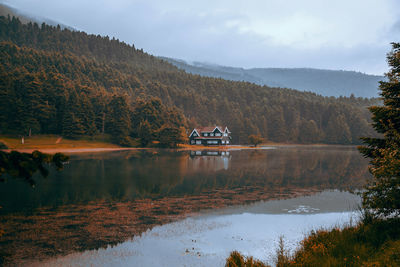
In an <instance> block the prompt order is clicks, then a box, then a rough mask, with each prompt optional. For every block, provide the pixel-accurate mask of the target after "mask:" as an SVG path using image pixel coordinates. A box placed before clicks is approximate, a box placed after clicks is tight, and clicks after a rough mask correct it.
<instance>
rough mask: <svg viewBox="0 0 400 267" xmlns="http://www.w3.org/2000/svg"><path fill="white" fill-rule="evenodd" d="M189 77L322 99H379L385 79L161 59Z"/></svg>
mask: <svg viewBox="0 0 400 267" xmlns="http://www.w3.org/2000/svg"><path fill="white" fill-rule="evenodd" d="M161 58H162V59H164V60H166V61H168V62H170V63H171V64H173V65H175V66H176V67H178V68H180V69H182V70H185V71H186V72H188V73H192V74H198V75H201V76H208V77H215V78H222V79H226V80H232V81H246V82H251V83H255V84H258V85H267V86H270V87H282V88H292V89H296V90H300V91H310V92H314V93H316V94H320V95H323V96H335V97H339V96H350V95H351V94H354V95H355V96H357V97H368V98H370V97H378V85H379V81H381V80H384V76H379V75H369V74H364V73H360V72H356V71H343V70H323V69H311V68H251V69H244V68H236V67H227V66H220V65H214V64H208V63H201V62H193V63H188V62H186V61H184V60H180V59H173V58H167V57H161Z"/></svg>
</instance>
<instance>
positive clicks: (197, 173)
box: [0, 147, 369, 213]
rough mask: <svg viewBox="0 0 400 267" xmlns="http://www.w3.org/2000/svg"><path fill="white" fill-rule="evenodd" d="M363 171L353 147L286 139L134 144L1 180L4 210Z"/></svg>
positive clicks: (300, 181)
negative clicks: (273, 145)
mask: <svg viewBox="0 0 400 267" xmlns="http://www.w3.org/2000/svg"><path fill="white" fill-rule="evenodd" d="M368 177H369V173H368V170H367V161H366V160H365V159H364V158H362V157H361V156H360V155H359V153H358V151H357V150H356V149H355V148H352V147H322V148H309V147H292V148H279V149H271V150H242V151H167V150H134V151H120V152H107V153H100V154H99V153H96V154H82V155H74V156H71V161H70V164H69V165H67V166H66V168H65V170H64V171H63V172H61V173H58V172H55V171H54V172H52V173H51V175H50V178H48V179H41V178H39V177H37V178H36V180H37V181H38V185H37V188H36V189H34V190H33V189H31V188H30V187H29V186H27V185H25V184H23V183H21V182H20V181H17V180H10V181H9V182H8V183H5V184H1V185H0V205H1V206H2V207H3V209H2V211H1V212H3V213H6V212H10V211H21V210H33V209H35V208H37V207H43V206H58V205H63V204H77V203H86V202H89V201H94V200H113V201H127V200H133V199H137V198H154V199H155V198H160V197H165V196H184V195H197V194H200V193H202V192H213V191H216V190H221V189H224V190H229V189H235V188H247V189H246V190H249V191H250V190H254V188H257V189H258V190H260V188H261V190H263V191H265V192H268V191H269V190H276V189H277V188H282V190H285V188H318V189H340V190H348V189H351V190H354V189H358V188H360V187H361V186H363V185H364V183H365V181H366V179H367V178H368Z"/></svg>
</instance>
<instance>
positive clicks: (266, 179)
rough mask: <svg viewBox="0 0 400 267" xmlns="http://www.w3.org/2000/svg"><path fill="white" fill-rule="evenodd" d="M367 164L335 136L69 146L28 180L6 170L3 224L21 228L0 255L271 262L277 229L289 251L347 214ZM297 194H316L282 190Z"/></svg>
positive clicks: (76, 260)
mask: <svg viewBox="0 0 400 267" xmlns="http://www.w3.org/2000/svg"><path fill="white" fill-rule="evenodd" d="M367 164H368V162H367V160H365V159H364V158H362V157H361V156H360V154H359V152H358V151H357V150H356V148H354V147H345V146H321V147H305V146H301V147H300V146H299V147H279V148H270V149H261V150H230V151H173V150H132V151H120V152H107V153H94V154H79V155H72V156H71V160H70V162H69V164H67V165H66V166H65V169H64V170H63V171H62V172H56V171H53V170H52V171H51V175H50V177H49V178H47V179H43V178H40V177H36V181H37V186H36V188H34V189H32V188H30V187H29V186H28V184H25V183H23V182H22V181H19V180H13V179H10V180H9V181H8V182H7V183H5V184H1V185H0V206H2V207H3V208H2V210H1V213H2V216H3V219H2V221H1V222H2V223H4V222H6V223H7V221H10V219H12V220H14V221H15V222H18V224H16V225H18V226H16V227H17V228H18V227H19V228H21V229H14V228H15V227H13V225H9V228H8V232H11V231H15V232H14V233H10V234H9V235H8V236H7V235H6V238H7V240H3V241H1V242H3V243H2V244H0V245H1V247H2V248H0V256H1V255H7V256H6V259H7V257H9V262H10V263H15V262H17V263H21V262H18V261H16V260H15V258H23V259H24V260H23V262H22V263H23V264H26V265H36V266H41V265H43V264H47V265H48V266H52V265H65V266H71V265H72V266H90V265H95V266H126V265H131V266H132V265H133V266H223V264H224V259H225V258H226V257H227V255H228V254H229V252H230V251H232V250H235V249H236V250H239V251H241V252H243V253H245V254H251V255H254V256H256V257H258V258H260V259H262V260H265V261H269V262H272V261H273V255H274V253H275V249H276V244H277V240H278V239H279V236H281V235H284V236H285V239H286V241H287V245H288V247H289V248H292V249H293V248H294V247H295V246H296V245H297V243H298V241H300V240H301V239H302V238H303V237H304V235H305V234H306V233H308V232H309V231H310V230H312V229H316V228H320V227H328V228H329V227H332V226H335V225H343V224H344V223H349V222H350V221H351V218H353V217H354V213H353V211H354V209H355V207H356V206H357V205H358V204H359V198H358V196H356V195H354V194H351V193H349V192H348V191H353V190H358V189H361V188H362V186H363V185H364V184H365V183H366V181H367V180H368V179H369V178H370V174H369V173H368V169H367ZM295 192H302V193H301V194H303V193H307V192H322V193H318V194H316V195H311V196H304V197H296V198H292V199H287V198H289V197H290V196H294V193H295ZM298 195H299V194H297V196H298ZM265 196H268V197H265ZM269 196H271V197H269ZM281 198H282V199H281ZM283 198H285V199H283ZM261 199H263V200H269V201H257V200H261ZM171 201H172V202H171ZM173 201H175V202H173ZM185 201H187V202H185ZM97 203H102V204H101V205H100V204H97ZM107 203H108V204H107ZM171 203H172V204H171ZM96 205H97V206H96ZM227 205H228V206H229V205H233V206H230V207H226V206H227ZM221 207H224V208H221ZM178 209H179V211H177V210H178ZM199 210H200V214H198V213H197V215H196V216H192V217H189V218H185V219H180V220H178V221H176V219H175V220H174V216H175V215H174V214H176V216H175V217H176V218H182V217H177V216H178V215H182V214H186V213H188V212H194V211H195V212H198V211H199ZM39 211H41V213H40V216H41V217H40V216H36V213H37V212H39ZM14 214H24V215H23V216H20V215H14ZM16 216H17V217H16ZM18 216H19V217H18ZM35 216H36V217H35ZM113 216H121V217H120V218H119V217H118V218H117V222H116V221H115V218H112V217H113ZM0 218H1V217H0ZM4 218H5V219H4ZM47 218H51V219H49V220H48V221H46V220H47ZM58 218H60V219H58ZM112 219H114V221H112ZM58 220H60V221H58ZM62 220H64V221H62ZM77 221H79V223H77ZM105 221H107V223H106V222H105ZM171 221H172V223H170V222H171ZM43 224H51V226H52V228H51V231H50V232H51V234H48V232H49V231H46V229H44V230H43V229H41V228H43ZM58 224H59V226H58ZM160 224H163V225H161V226H156V227H154V226H155V225H160ZM57 227H59V229H58V228H57ZM127 227H130V228H127ZM135 227H136V228H135ZM146 227H147V228H146ZM132 228H134V229H139V228H140V229H142V230H140V231H139V232H143V231H145V229H148V228H152V230H148V231H147V232H144V233H143V234H142V235H136V234H134V233H136V232H135V231H133V230H132ZM38 229H39V230H38ZM99 229H100V230H99ZM123 229H125V230H123ZM6 230H7V228H6ZM128 230H131V232H129V231H128ZM21 231H25V232H21ZM40 231H42V232H40ZM37 233H42V234H37ZM126 233H132V234H131V235H130V236H128V237H127V236H126ZM64 234H65V235H64ZM124 234H125V235H124ZM35 235H36V240H35V239H34V238H35ZM37 235H39V237H37ZM42 235H46V237H42ZM107 235H108V237H107ZM115 235H120V237H118V238H117V239H112V237H114V236H115ZM133 235H135V236H133ZM30 237H32V240H28V239H29V238H30ZM129 237H131V238H132V237H133V239H132V240H130V241H127V242H125V243H122V244H119V245H117V246H115V247H113V248H111V247H109V248H105V247H107V242H112V243H114V244H115V242H117V243H118V242H120V241H123V240H126V239H128V238H129ZM24 238H26V239H27V240H23V239H24ZM3 239H4V237H3ZM89 240H90V242H89ZM107 240H109V241H107ZM67 241H68V242H67ZM100 241H101V242H100ZM1 242H0V243H1ZM10 244H11V245H12V246H13V247H17V248H20V249H19V250H18V249H17V250H11V249H10V250H7V247H11V245H10ZM99 247H103V249H100V250H98V251H97V250H95V251H93V250H90V249H94V248H99ZM85 249H89V250H88V251H87V252H83V253H73V254H70V253H71V252H73V251H77V250H80V251H82V250H85ZM59 254H69V255H68V256H59V257H54V256H57V255H59ZM10 255H11V256H10ZM34 255H36V256H34ZM38 255H40V257H39V256H38ZM48 255H50V256H48ZM51 255H53V257H52V256H51ZM49 258H50V259H49ZM37 259H39V260H41V261H40V262H39V263H38V262H37V261H36V260H37ZM5 262H7V260H6V261H5Z"/></svg>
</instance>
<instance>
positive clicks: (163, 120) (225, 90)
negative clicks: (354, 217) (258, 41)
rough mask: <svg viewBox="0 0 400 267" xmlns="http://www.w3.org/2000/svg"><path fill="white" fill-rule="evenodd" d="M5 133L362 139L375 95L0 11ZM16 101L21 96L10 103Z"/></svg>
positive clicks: (0, 111)
mask: <svg viewBox="0 0 400 267" xmlns="http://www.w3.org/2000/svg"><path fill="white" fill-rule="evenodd" d="M0 42H1V49H0V58H1V62H2V64H1V69H0V70H1V72H0V74H1V84H0V93H1V94H0V131H1V133H0V134H18V135H26V134H27V133H28V132H29V129H31V130H32V132H33V133H34V134H38V133H40V134H62V135H65V136H79V135H96V134H99V133H104V134H111V135H112V136H114V137H118V138H117V139H118V142H122V143H129V138H133V139H140V140H141V141H142V144H145V143H147V142H149V141H150V140H157V139H158V138H159V137H160V135H159V134H160V132H161V130H162V129H165V127H166V126H168V127H170V126H171V125H172V126H173V127H186V129H188V128H190V127H193V126H196V125H214V124H222V125H228V127H229V128H230V130H231V131H232V137H233V142H234V143H245V142H247V138H248V136H249V135H250V134H260V135H262V136H263V137H264V138H265V139H266V140H270V141H275V142H291V143H332V144H357V143H359V136H365V135H371V127H370V126H369V123H368V121H369V117H370V115H369V112H368V110H367V109H366V107H367V106H370V105H372V104H374V103H375V100H368V99H364V98H355V97H349V98H347V97H341V98H333V97H322V96H319V95H316V94H314V93H306V92H299V91H295V90H290V89H279V88H271V87H267V86H259V85H256V84H252V83H248V82H233V81H227V80H223V79H217V78H209V77H201V76H199V75H192V74H187V73H185V72H183V71H180V70H178V69H177V68H176V67H175V66H173V65H171V64H169V63H167V62H166V61H164V60H161V59H158V58H156V57H154V56H152V55H149V54H147V53H145V52H144V51H143V50H138V49H136V48H135V47H134V46H133V45H128V44H126V43H123V42H120V41H118V40H115V39H114V38H113V39H110V38H109V37H102V36H98V35H97V36H96V35H88V34H86V33H84V32H76V31H70V30H68V29H61V28H60V27H52V26H48V25H45V24H43V25H42V26H39V25H37V24H35V23H34V24H32V23H28V24H22V23H21V22H20V21H19V20H18V19H16V18H12V19H8V18H5V17H0ZM9 103H14V104H13V105H11V106H10V105H9Z"/></svg>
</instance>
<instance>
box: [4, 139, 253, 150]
mask: <svg viewBox="0 0 400 267" xmlns="http://www.w3.org/2000/svg"><path fill="white" fill-rule="evenodd" d="M1 143H2V144H4V145H5V146H6V147H7V149H6V150H17V151H20V152H27V153H30V152H32V151H34V150H40V151H42V152H44V153H56V152H63V153H72V152H96V151H115V150H126V149H135V148H126V147H121V146H118V145H116V144H113V143H111V142H110V141H108V139H107V137H101V136H99V137H94V138H89V137H88V138H82V139H66V138H62V137H60V136H57V135H35V136H32V137H25V138H24V142H23V143H22V139H21V138H17V137H14V136H4V135H0V144H1ZM150 147H157V144H156V142H155V143H154V144H152V146H150ZM136 148H138V147H136ZM259 148H260V146H259V147H254V146H199V145H189V144H179V145H178V149H180V150H199V149H200V150H206V149H211V150H216V149H217V150H228V149H259ZM0 149H2V147H1V146H0Z"/></svg>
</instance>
